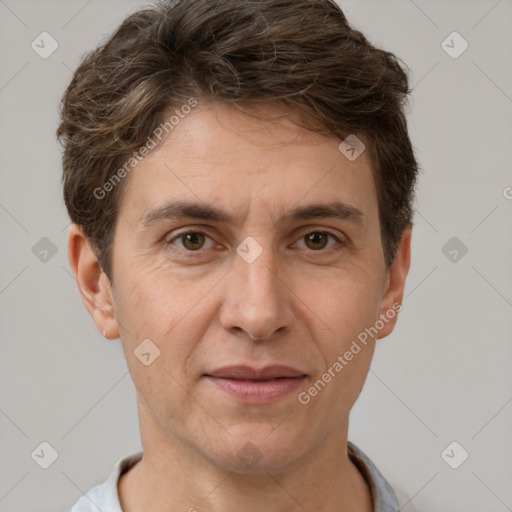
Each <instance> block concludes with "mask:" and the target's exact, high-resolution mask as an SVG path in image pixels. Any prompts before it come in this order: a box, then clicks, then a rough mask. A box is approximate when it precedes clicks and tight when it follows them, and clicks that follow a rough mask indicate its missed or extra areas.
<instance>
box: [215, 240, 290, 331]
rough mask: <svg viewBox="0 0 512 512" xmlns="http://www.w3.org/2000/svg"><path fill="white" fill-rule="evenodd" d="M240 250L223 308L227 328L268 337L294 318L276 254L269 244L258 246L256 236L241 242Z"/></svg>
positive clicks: (238, 250)
mask: <svg viewBox="0 0 512 512" xmlns="http://www.w3.org/2000/svg"><path fill="white" fill-rule="evenodd" d="M258 246H259V247H258ZM237 253H238V254H237V255H236V258H235V260H234V268H233V270H232V272H231V276H230V283H229V291H228V294H227V296H226V300H225V303H224V308H223V315H222V321H223V323H224V327H225V328H227V329H231V330H232V329H236V330H240V329H241V330H243V331H245V332H246V333H247V334H248V335H249V336H250V337H251V338H253V339H256V338H258V339H263V338H266V337H269V336H271V335H272V334H273V333H274V332H275V331H276V330H278V329H281V328H283V327H285V326H286V325H288V324H289V323H290V319H291V309H290V304H289V300H288V298H287V292H286V287H284V285H283V283H282V282H281V280H280V278H279V277H278V275H277V274H278V268H279V265H278V262H277V261H276V259H275V254H274V253H273V250H272V248H270V247H268V248H265V249H264V248H263V247H262V246H261V245H260V244H258V245H256V244H255V240H254V239H253V240H246V241H244V242H242V243H241V244H240V245H239V247H238V248H237Z"/></svg>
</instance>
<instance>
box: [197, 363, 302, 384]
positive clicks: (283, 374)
mask: <svg viewBox="0 0 512 512" xmlns="http://www.w3.org/2000/svg"><path fill="white" fill-rule="evenodd" d="M206 375H207V376H209V377H215V378H218V379H233V380H252V381H265V380H273V379H284V378H294V377H303V376H304V375H305V374H304V373H303V372H300V371H298V370H295V369H293V368H290V367H289V366H282V365H273V366H266V367H265V368H261V369H256V368H252V367H250V366H227V367H224V368H220V369H218V370H215V371H213V372H210V373H208V374H206Z"/></svg>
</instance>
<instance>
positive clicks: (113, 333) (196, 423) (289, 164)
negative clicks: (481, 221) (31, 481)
mask: <svg viewBox="0 0 512 512" xmlns="http://www.w3.org/2000/svg"><path fill="white" fill-rule="evenodd" d="M269 111H270V110H269ZM360 138H361V139H362V140H364V139H363V137H360ZM339 143H340V141H339V140H336V139H334V138H329V137H325V136H321V135H318V134H314V133H312V132H309V131H306V130H304V129H302V128H299V127H297V126H296V125H295V124H294V123H292V122H291V120H290V119H287V118H281V119H280V120H276V121H273V122H271V123H269V122H267V121H261V120H257V119H255V118H253V117H251V116H248V115H247V114H244V113H242V112H240V111H238V110H236V109H234V108H232V107H227V106H223V105H218V104H212V105H208V106H203V107H197V108H196V109H194V110H193V112H192V113H191V114H189V115H187V116H186V118H185V119H183V120H181V121H180V123H179V124H178V125H177V126H176V127H175V129H174V130H173V132H172V133H171V135H170V136H169V137H168V138H167V139H166V140H165V141H164V142H163V143H162V144H161V145H160V146H159V147H158V148H156V149H154V150H153V151H152V152H151V153H150V154H149V155H148V156H147V157H145V159H144V160H143V161H141V162H140V163H139V164H138V165H137V167H136V168H135V169H134V170H133V171H132V173H131V174H130V175H129V177H128V178H126V179H127V180H128V181H127V183H126V184H125V185H126V188H125V190H124V191H123V195H122V198H121V203H120V209H119V214H118V221H117V225H116V231H115V237H114V245H113V254H112V262H113V276H112V283H110V282H109V280H108V279H107V277H106V276H105V274H104V273H103V272H102V271H101V268H100V266H99V264H98V262H97V260H96V257H95V256H94V252H93V251H92V250H91V248H90V246H89V244H88V242H87V240H86V239H85V238H84V236H83V234H82V233H81V231H80V229H79V228H78V227H77V226H75V225H73V226H71V228H70V230H69V246H68V252H69V260H70V264H71V267H72V270H73V273H74V275H75V278H76V280H77V282H78V283H79V291H80V293H81V296H82V299H83V302H84V304H85V306H86V308H87V309H88V311H89V313H90V314H91V316H92V318H93V320H94V322H95V324H96V326H97V327H98V329H99V331H100V332H102V333H103V332H104V333H105V336H106V337H107V338H110V339H115V338H118V337H120V338H121V340H122V344H123V349H124V352H125V356H126V359H127V363H128V366H129V369H130V372H131V376H132V378H133V381H134V384H135V387H136V390H137V400H138V410H139V419H140V429H141V438H142V445H143V448H144V456H143V458H142V460H141V461H140V462H139V463H138V464H136V465H135V466H134V467H133V468H132V469H131V470H130V471H129V472H128V473H126V474H125V475H124V476H123V477H122V478H121V479H120V482H119V486H118V490H119V494H120V501H121V505H122V507H123V510H124V511H126V512H132V511H136V510H147V511H151V512H160V511H161V512H164V511H166V512H169V511H178V510H183V511H185V510H190V509H196V510H197V511H198V512H202V511H211V512H232V511H235V510H236V511H237V512H238V511H239V510H244V511H247V512H256V511H258V512H261V510H262V507H263V506H264V507H265V509H266V510H270V511H272V512H292V511H299V510H300V511H303V510H307V511H308V512H315V511H324V510H351V511H359V512H369V511H371V510H372V505H371V495H370V492H369V488H368V486H367V484H366V482H365V480H364V479H363V477H362V475H361V474H360V473H359V471H358V470H357V468H356V467H355V465H354V464H353V463H352V462H351V461H350V459H349V458H348V456H347V431H348V419H349V412H350V409H351V408H352V406H353V404H354V402H355V400H356V399H357V397H358V395H359V393H360V391H361V389H362V387H363V384H364V381H365V379H366V376H367V373H368V370H369V367H370V362H371V358H372V355H373V350H374V346H375V341H376V339H379V338H384V337H385V336H387V335H388V334H389V333H390V332H391V331H392V330H393V328H394V325H395V322H396V318H397V317H396V316H395V318H394V319H392V320H390V321H389V322H387V323H385V326H384V327H383V329H381V330H380V331H379V334H378V335H377V336H376V337H375V338H373V339H372V338H370V339H369V342H368V344H367V345H366V347H364V348H363V349H362V350H361V351H360V352H359V353H358V354H357V355H355V356H354V358H353V359H352V360H351V361H350V362H349V363H348V364H347V365H346V366H345V367H344V368H343V370H342V371H341V372H339V373H337V374H336V377H335V378H333V379H332V380H331V382H330V383H328V384H327V385H326V386H325V387H324V388H323V389H322V391H321V392H319V393H318V394H317V396H315V397H314V398H312V399H311V401H310V402H309V403H308V404H306V405H303V404H301V403H300V402H299V401H298V399H297V395H298V393H299V392H300V391H304V390H307V389H308V388H309V387H310V386H311V385H312V384H313V383H314V382H315V381H316V380H317V379H318V378H320V377H321V375H322V374H323V373H324V372H326V370H327V369H328V368H329V367H332V365H333V363H334V362H335V361H336V360H337V358H338V356H340V355H343V354H344V353H345V352H346V351H347V350H348V349H349V348H350V345H351V343H352V341H353V340H355V339H356V338H357V336H358V334H359V333H361V332H362V331H363V330H364V329H365V327H369V326H372V325H374V324H375V322H376V321H377V320H378V319H379V318H380V315H381V314H385V313H386V312H387V311H389V310H391V309H393V308H392V306H393V304H396V303H401V301H402V296H403V289H404V283H405V279H406V276H407V272H408V270H409V263H410V240H411V226H408V227H407V228H406V229H405V231H404V233H403V235H402V239H401V242H400V245H399V248H398V251H397V253H396V256H395V260H394V262H393V265H392V266H391V267H390V268H389V269H386V267H385V264H384V255H383V250H382V241H381V238H380V229H379V217H378V204H377V195H376V189H375V184H374V181H373V177H372V172H371V165H372V163H371V159H370V155H369V151H365V152H363V154H362V155H361V156H359V158H357V159H356V160H355V161H353V162H350V161H349V160H348V159H347V158H345V156H344V155H343V154H341V153H340V151H339V150H338V144H339ZM176 200H182V201H183V200H187V201H191V202H198V203H201V204H205V203H207V204H213V205H214V206H216V207H217V208H221V209H223V210H226V212H228V213H230V214H232V215H233V216H234V219H235V221H236V222H235V223H229V222H225V221H212V220H210V219H195V218H174V219H167V220H163V221H161V222H159V223H157V224H154V225H150V226H146V227H144V226H143V225H142V224H141V223H140V220H141V218H143V217H144V215H145V214H147V212H148V211H151V210H153V209H155V208H158V207H160V206H162V205H164V204H166V203H167V202H169V201H176ZM330 201H343V202H344V203H346V204H348V205H351V206H353V207H355V208H358V209H359V210H360V211H361V212H362V213H363V215H364V219H363V221H362V222H360V223H357V222H353V221H351V220H349V219H343V218H342V219H340V218H324V217H318V218H313V219H302V220H290V219H288V220H282V221H281V222H278V219H279V218H280V217H281V216H283V215H285V214H286V213H288V212H290V210H291V209H292V208H295V207H297V206H305V205H308V204H312V203H322V204H324V203H328V202H330ZM187 230H189V231H194V232H196V233H197V232H201V233H204V234H206V235H207V237H205V238H204V239H202V238H201V237H199V241H197V240H198V239H197V238H196V239H195V240H196V243H195V244H192V250H191V245H190V242H188V243H187V239H183V237H178V234H182V233H183V232H186V231H187ZM326 231H327V232H329V233H331V234H332V235H334V237H337V238H334V237H331V236H325V237H324V236H322V234H321V233H322V232H326ZM318 232H320V235H317V238H316V239H315V240H316V242H315V244H313V245H312V244H311V242H310V241H309V239H308V238H307V237H306V236H305V235H307V234H309V233H318ZM248 236H251V237H253V238H254V239H255V240H256V241H257V242H258V244H259V245H260V246H261V248H262V250H263V252H262V253H261V255H260V256H259V257H258V258H257V259H256V260H255V261H253V262H252V263H247V262H246V261H245V260H244V259H243V258H241V257H240V256H239V255H238V254H237V252H236V248H237V247H238V245H239V244H240V243H241V242H242V241H243V240H244V239H245V238H246V237H248ZM318 236H319V238H318ZM203 240H204V245H201V243H203V242H202V241H203ZM323 244H325V248H324V247H323ZM198 246H199V248H198V249H197V247H198ZM193 249H195V250H193ZM147 338H149V339H150V340H152V342H153V343H154V344H155V345H156V346H158V348H159V350H160V356H159V357H158V358H156V359H155V360H154V361H153V362H152V363H151V364H150V365H149V366H145V365H143V364H142V363H141V362H140V360H139V359H137V358H136V357H135V355H134V350H135V349H136V347H137V346H138V345H139V344H140V343H141V341H142V340H144V339H147ZM234 364H248V365H252V366H256V367H263V366H267V365H269V364H284V365H288V366H291V367H293V368H296V369H298V370H300V371H301V372H303V373H305V374H307V377H306V379H305V381H304V382H303V384H302V385H301V387H300V388H299V389H298V390H297V391H294V392H292V393H290V394H289V395H287V396H285V397H283V398H281V399H279V400H277V401H274V402H272V403H267V404H246V403H242V402H240V401H238V400H236V399H235V398H233V397H231V396H229V395H227V394H226V393H225V392H224V391H222V390H220V389H218V388H217V387H216V386H213V385H212V384H211V382H209V381H208V380H207V379H206V378H205V377H204V374H205V373H207V372H208V371H212V370H214V369H217V368H220V367H223V366H226V365H234ZM248 442H250V443H251V444H252V445H253V447H255V448H256V449H257V451H258V453H259V454H260V455H261V456H260V458H259V459H258V460H257V461H256V462H253V463H252V464H251V465H248V463H247V462H246V460H243V459H242V458H241V457H239V456H238V455H237V454H238V452H239V451H240V450H241V449H242V448H243V447H244V445H246V444H247V443H248Z"/></svg>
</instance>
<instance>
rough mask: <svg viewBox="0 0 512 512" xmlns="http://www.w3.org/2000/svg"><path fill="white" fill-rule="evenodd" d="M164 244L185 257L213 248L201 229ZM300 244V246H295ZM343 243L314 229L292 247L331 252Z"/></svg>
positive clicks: (340, 247)
mask: <svg viewBox="0 0 512 512" xmlns="http://www.w3.org/2000/svg"><path fill="white" fill-rule="evenodd" d="M166 246H167V247H168V248H169V249H170V250H172V251H173V252H175V253H176V254H178V255H179V254H182V255H184V256H185V257H200V256H204V253H205V252H206V251H208V250H209V249H213V248H214V246H215V242H214V240H213V238H212V237H210V236H209V235H208V234H207V233H205V232H204V231H201V230H188V231H183V232H181V233H178V234H176V235H175V236H173V237H172V238H170V239H168V241H167V242H166ZM297 246H300V247H297ZM344 246H345V243H344V242H343V241H342V240H341V239H340V238H339V237H338V236H337V235H335V234H334V233H332V232H331V231H326V230H321V229H316V230H311V231H308V232H306V233H303V234H302V235H301V236H300V237H299V238H298V239H297V241H296V242H294V244H292V249H299V250H304V251H307V252H311V253H322V254H331V253H332V252H333V251H336V250H340V249H342V248H343V247H344Z"/></svg>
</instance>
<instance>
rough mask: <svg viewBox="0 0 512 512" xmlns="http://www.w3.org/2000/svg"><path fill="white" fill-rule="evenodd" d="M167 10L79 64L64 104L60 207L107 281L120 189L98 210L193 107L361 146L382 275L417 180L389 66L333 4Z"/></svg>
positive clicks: (401, 93) (187, 0)
mask: <svg viewBox="0 0 512 512" xmlns="http://www.w3.org/2000/svg"><path fill="white" fill-rule="evenodd" d="M172 4H173V2H170V1H166V2H161V3H159V4H157V5H153V6H151V7H149V8H145V9H142V10H140V11H138V12H136V13H134V14H132V15H130V16H129V17H128V18H127V19H126V20H125V21H124V22H123V23H122V24H121V25H120V27H119V28H118V29H117V30H116V31H115V33H114V34H113V35H112V36H111V37H110V38H109V39H108V40H107V41H106V42H105V43H104V44H102V45H101V46H99V47H98V48H97V49H95V50H93V51H91V52H90V53H88V54H87V55H86V56H85V57H84V58H83V59H82V62H81V63H80V66H79V67H78V69H77V70H76V72H75V74H74V76H73V79H72V81H71V83H70V85H69V87H68V88H67V90H66V92H65V94H64V97H63V99H62V104H61V123H60V126H59V128H58V130H57V135H58V137H59V139H60V141H61V142H62V144H63V146H64V152H63V185H64V200H65V204H66V207H67V209H68V212H69V215H70V218H71V220H72V221H73V222H74V223H75V224H77V225H78V226H79V227H80V228H81V229H82V231H83V232H84V234H85V236H86V237H87V238H88V239H89V240H90V242H91V243H92V246H93V248H94V249H95V251H96V254H97V256H98V260H99V262H100V264H101V266H102V268H103V270H104V272H105V273H106V274H107V276H108V277H109V278H111V275H112V268H111V245H112V241H113V235H114V232H115V225H116V215H117V210H118V204H119V197H120V194H121V193H122V190H123V182H121V183H119V186H115V187H113V188H112V190H111V191H109V193H108V194H105V197H102V198H101V199H98V197H97V193H95V190H98V187H102V186H103V184H105V183H107V182H108V181H109V180H111V179H112V177H113V176H114V174H115V173H116V171H118V170H119V169H120V168H121V166H123V165H125V164H126V162H127V160H128V159H130V157H132V155H133V153H134V151H137V150H138V149H139V148H140V147H141V146H143V145H144V143H145V142H146V140H147V139H148V137H150V136H151V134H152V133H153V131H154V130H155V129H156V128H157V126H158V125H159V124H160V123H161V122H162V120H163V119H162V116H163V114H164V111H165V112H167V111H168V109H169V108H174V107H179V106H181V105H183V104H186V103H187V101H190V98H197V100H198V101H199V102H201V101H203V102H205V103H206V102H211V101H215V102H220V103H223V104H229V105H234V106H236V107H239V108H242V109H244V108H245V109H246V108H247V107H254V108H253V110H255V109H256V107H257V106H258V105H260V104H273V105H275V106H276V107H279V109H280V111H281V112H283V111H285V112H286V111H287V112H289V113H290V114H293V115H297V116H298V118H299V119H300V122H299V123H298V124H300V125H301V126H303V127H305V128H308V129H310V130H312V131H315V132H319V133H324V134H325V135H327V136H333V135H334V136H335V137H338V138H341V139H344V138H345V137H347V136H348V135H350V134H361V135H363V137H364V138H365V140H367V141H368V142H369V146H370V147H369V148H368V149H369V151H370V155H371V158H372V161H373V169H372V171H373V176H374V180H375V185H376V189H377V195H378V207H379V218H380V230H381V238H382V245H383V252H384V257H385V262H386V265H387V267H388V268H389V266H390V265H391V263H392V262H393V259H394V255H395V252H396V248H397V246H398V243H399V241H400V236H401V234H402V232H403V229H404V228H405V227H406V225H407V224H409V223H410V222H411V219H412V211H413V207H412V203H413V200H414V197H413V196H414V185H415V181H416V177H417V173H418V165H417V163H416V160H415V157H414V153H413V149H412V145H411V142H410V139H409V136H408V131H407V121H406V117H405V113H404V105H405V101H406V99H407V95H408V94H409V92H410V90H409V86H408V77H407V73H406V71H405V70H404V67H403V66H402V65H401V64H400V63H399V60H398V58H397V57H395V55H393V54H392V53H390V52H386V51H383V50H381V49H378V48H375V47H374V46H373V45H372V44H370V42H369V41H368V40H367V39H366V38H365V37H364V36H363V34H362V33H361V32H359V31H357V30H354V29H352V28H351V27H350V26H349V24H348V22H347V20H346V17H345V15H344V14H343V12H342V11H341V9H340V8H339V7H338V5H337V4H336V3H335V2H334V1H333V0H182V1H181V2H180V3H178V4H177V5H172Z"/></svg>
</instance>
